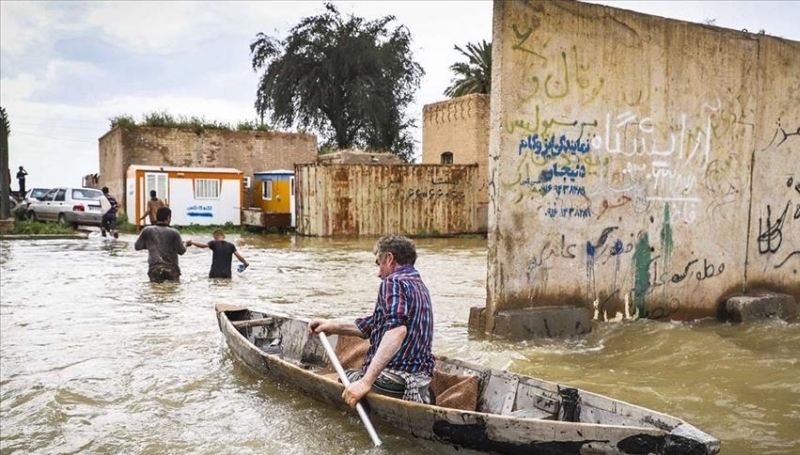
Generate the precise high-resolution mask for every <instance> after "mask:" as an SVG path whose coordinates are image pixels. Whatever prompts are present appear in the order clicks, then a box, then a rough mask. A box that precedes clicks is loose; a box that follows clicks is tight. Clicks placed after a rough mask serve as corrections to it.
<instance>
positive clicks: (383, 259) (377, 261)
mask: <svg viewBox="0 0 800 455" xmlns="http://www.w3.org/2000/svg"><path fill="white" fill-rule="evenodd" d="M390 254H392V253H383V254H379V255H378V256H377V257H376V258H375V265H377V266H379V267H380V266H381V264H385V263H386V261H388V260H389V255H390Z"/></svg>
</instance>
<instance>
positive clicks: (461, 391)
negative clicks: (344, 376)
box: [321, 335, 480, 411]
mask: <svg viewBox="0 0 800 455" xmlns="http://www.w3.org/2000/svg"><path fill="white" fill-rule="evenodd" d="M368 349H369V340H367V339H364V338H359V337H353V336H346V335H339V340H338V341H337V342H336V347H335V348H334V352H336V357H338V358H339V362H340V363H341V364H342V368H344V369H345V370H348V369H358V368H361V365H362V364H363V363H364V358H365V357H366V356H367V350H368ZM332 371H334V369H333V366H328V367H327V368H325V369H324V370H322V371H321V373H326V372H332ZM479 381H480V380H479V378H478V377H477V376H472V375H469V376H462V375H458V374H453V373H445V372H442V371H438V370H436V371H435V372H434V374H433V380H432V381H431V390H432V391H433V394H434V396H435V397H436V405H437V406H441V407H443V408H453V409H461V410H463V411H474V410H475V408H476V407H477V405H478V384H479Z"/></svg>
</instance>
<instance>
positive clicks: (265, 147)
mask: <svg viewBox="0 0 800 455" xmlns="http://www.w3.org/2000/svg"><path fill="white" fill-rule="evenodd" d="M316 157H317V141H316V137H315V136H313V135H309V134H297V133H279V132H264V131H224V130H205V131H203V132H200V133H195V132H194V131H190V130H181V129H175V128H158V127H137V128H131V129H127V128H114V129H113V130H111V131H109V132H108V133H106V135H104V136H103V137H101V138H100V175H101V181H102V182H103V184H104V185H106V186H108V187H109V189H110V190H111V191H112V193H113V194H118V195H123V194H124V191H123V190H124V188H125V187H124V178H125V171H126V170H127V169H128V166H130V165H131V164H142V165H153V166H184V167H230V168H235V169H239V170H241V171H242V172H243V173H244V175H245V176H250V177H251V178H252V176H253V173H254V172H261V171H270V170H276V169H293V168H294V165H295V164H296V163H310V162H313V161H314V160H315V159H316ZM249 191H250V193H252V188H251V189H250V190H249ZM246 198H247V199H248V201H249V200H251V199H252V194H248V195H247V197H246ZM120 202H121V203H123V205H124V202H122V201H120Z"/></svg>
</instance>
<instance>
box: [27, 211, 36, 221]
mask: <svg viewBox="0 0 800 455" xmlns="http://www.w3.org/2000/svg"><path fill="white" fill-rule="evenodd" d="M27 218H28V220H30V221H36V214H35V213H33V210H31V211H29V212H28V217H27Z"/></svg>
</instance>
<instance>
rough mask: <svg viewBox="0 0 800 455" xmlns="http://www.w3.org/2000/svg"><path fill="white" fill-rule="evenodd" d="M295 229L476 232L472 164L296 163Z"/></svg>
mask: <svg viewBox="0 0 800 455" xmlns="http://www.w3.org/2000/svg"><path fill="white" fill-rule="evenodd" d="M295 178H296V182H295V184H296V187H297V195H296V197H297V199H296V202H297V233H298V234H300V235H308V236H321V237H327V236H356V235H374V236H377V235H383V234H389V233H392V234H403V235H411V236H431V235H450V234H463V233H474V232H477V226H476V224H475V219H476V217H475V209H476V204H475V192H474V191H473V188H474V185H475V181H476V179H477V178H478V166H476V165H474V164H473V165H450V166H439V165H436V166H431V165H421V164H389V165H383V164H321V163H315V164H306V165H298V166H296V167H295Z"/></svg>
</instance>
